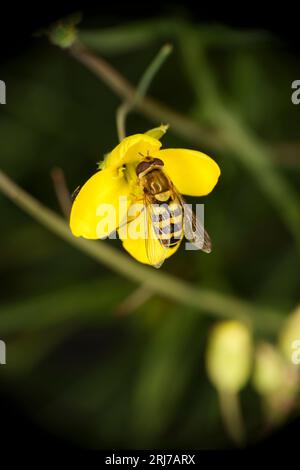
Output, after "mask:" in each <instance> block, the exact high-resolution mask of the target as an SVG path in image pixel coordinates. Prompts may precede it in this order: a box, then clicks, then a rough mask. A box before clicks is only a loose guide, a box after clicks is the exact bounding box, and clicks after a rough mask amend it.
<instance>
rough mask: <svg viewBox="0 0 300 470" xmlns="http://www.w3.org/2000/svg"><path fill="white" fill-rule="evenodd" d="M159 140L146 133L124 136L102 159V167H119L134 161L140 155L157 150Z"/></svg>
mask: <svg viewBox="0 0 300 470" xmlns="http://www.w3.org/2000/svg"><path fill="white" fill-rule="evenodd" d="M160 147H161V142H160V141H159V140H157V139H155V138H153V137H151V136H149V135H146V134H134V135H130V136H129V137H125V139H123V140H122V142H120V143H119V145H117V146H116V147H115V148H114V149H113V150H112V152H111V153H109V154H108V155H107V157H106V158H105V160H104V168H109V167H114V168H119V167H121V166H122V165H125V164H126V163H134V162H138V161H139V160H141V159H142V158H143V157H142V155H147V153H148V154H150V155H152V154H153V153H154V152H157V151H158V150H159V149H160Z"/></svg>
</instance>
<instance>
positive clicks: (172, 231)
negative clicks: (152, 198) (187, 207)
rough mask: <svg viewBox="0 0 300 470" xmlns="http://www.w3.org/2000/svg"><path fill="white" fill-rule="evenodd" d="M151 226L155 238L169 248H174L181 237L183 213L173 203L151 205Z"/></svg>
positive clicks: (177, 205) (178, 206)
mask: <svg viewBox="0 0 300 470" xmlns="http://www.w3.org/2000/svg"><path fill="white" fill-rule="evenodd" d="M151 219H152V225H153V228H154V232H155V234H156V236H157V238H158V239H159V240H160V241H161V243H162V244H163V245H165V246H167V247H169V248H173V247H174V246H176V245H177V244H178V243H179V242H180V241H181V239H182V237H183V211H182V208H181V206H180V205H179V204H177V203H175V202H174V201H172V200H171V201H170V202H169V201H167V202H158V201H157V203H156V204H154V205H153V210H152V214H151Z"/></svg>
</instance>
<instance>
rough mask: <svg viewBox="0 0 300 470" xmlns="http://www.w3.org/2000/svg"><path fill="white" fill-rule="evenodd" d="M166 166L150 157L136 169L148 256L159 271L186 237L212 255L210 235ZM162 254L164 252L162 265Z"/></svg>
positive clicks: (145, 158)
mask: <svg viewBox="0 0 300 470" xmlns="http://www.w3.org/2000/svg"><path fill="white" fill-rule="evenodd" d="M142 156H143V157H144V155H142ZM163 166H164V163H163V161H162V160H160V159H159V158H154V157H151V156H150V155H147V156H146V157H144V160H143V161H141V162H140V163H139V164H138V165H137V167H136V174H137V177H138V179H139V183H140V185H141V188H142V191H143V202H144V205H143V206H144V210H145V216H146V228H147V236H146V238H145V245H146V253H147V257H148V259H149V262H150V264H152V266H155V267H156V268H159V267H160V266H161V265H162V264H163V262H164V260H165V258H166V256H167V253H168V250H170V249H172V248H175V247H176V246H177V245H178V244H180V242H181V240H182V238H183V237H184V236H186V238H188V239H189V241H190V242H191V243H192V244H193V245H195V246H196V247H197V248H198V249H201V250H202V251H204V252H206V253H210V251H211V241H210V237H209V235H208V233H207V232H206V231H205V230H204V227H203V225H202V224H201V222H200V220H199V218H197V217H196V215H195V214H194V213H193V211H192V209H191V208H190V206H189V205H188V204H186V203H185V201H184V199H183V197H182V196H181V194H180V193H179V192H178V191H177V190H176V188H175V187H174V185H173V183H172V181H171V180H170V179H169V178H168V176H167V175H166V173H165V172H164V170H163ZM157 241H158V242H159V244H158V243H157ZM158 250H160V251H161V253H159V258H160V261H159V263H158V262H157V258H158V253H157V251H158Z"/></svg>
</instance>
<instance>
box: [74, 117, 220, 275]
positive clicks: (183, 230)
mask: <svg viewBox="0 0 300 470" xmlns="http://www.w3.org/2000/svg"><path fill="white" fill-rule="evenodd" d="M166 130H167V126H160V127H159V128H156V129H153V130H151V131H149V132H148V133H146V134H135V135H132V136H129V137H126V138H125V139H124V140H123V141H122V142H121V143H120V144H119V145H118V146H117V147H115V149H114V150H113V151H112V152H111V153H109V154H108V155H107V156H106V158H105V159H104V161H103V162H102V163H101V164H100V168H101V169H100V171H98V172H97V173H96V174H94V175H93V176H92V177H91V178H90V179H89V180H88V181H87V182H86V183H85V184H84V185H83V187H82V188H81V189H80V190H79V191H77V192H76V196H75V199H74V202H73V206H72V211H71V218H70V227H71V231H72V233H73V234H74V235H75V236H82V237H84V238H88V239H100V238H106V237H108V236H112V234H113V233H115V232H116V230H117V232H118V235H119V238H120V239H121V240H122V243H123V247H124V248H125V250H127V251H128V252H129V253H130V254H131V255H132V256H133V257H134V258H136V259H137V260H138V261H140V262H142V263H146V264H150V265H152V266H155V267H160V266H161V265H162V263H163V262H164V260H165V259H166V258H168V257H170V256H171V255H172V254H173V253H175V252H176V251H177V249H178V247H179V246H180V243H181V241H182V239H183V237H184V236H185V237H186V238H188V240H190V242H191V243H192V244H193V245H195V246H196V248H197V249H201V250H202V251H205V252H207V253H209V252H210V251H211V242H210V238H209V236H208V234H207V232H206V231H205V230H204V227H203V224H202V223H201V221H200V220H199V218H197V217H196V216H195V214H194V213H193V211H192V209H191V208H190V206H189V205H188V204H186V203H185V201H184V199H183V197H182V194H185V195H189V196H203V195H206V194H208V193H209V192H211V191H212V189H213V188H214V186H215V185H216V183H217V181H218V178H219V175H220V169H219V167H218V165H217V164H216V162H214V160H212V159H211V158H210V157H208V156H207V155H205V154H203V153H201V152H198V151H195V150H186V149H163V150H161V149H160V147H161V142H160V140H159V139H160V137H161V136H162V135H163V134H164V133H165V132H166Z"/></svg>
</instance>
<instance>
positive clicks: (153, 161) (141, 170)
mask: <svg viewBox="0 0 300 470" xmlns="http://www.w3.org/2000/svg"><path fill="white" fill-rule="evenodd" d="M163 166H164V162H163V161H162V160H160V159H159V158H153V157H150V156H147V157H145V158H144V160H143V161H142V162H140V163H139V164H138V165H137V167H136V170H135V171H136V174H137V176H138V177H141V176H144V175H146V174H147V173H149V172H150V171H152V170H154V169H156V168H160V169H161V167H163Z"/></svg>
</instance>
